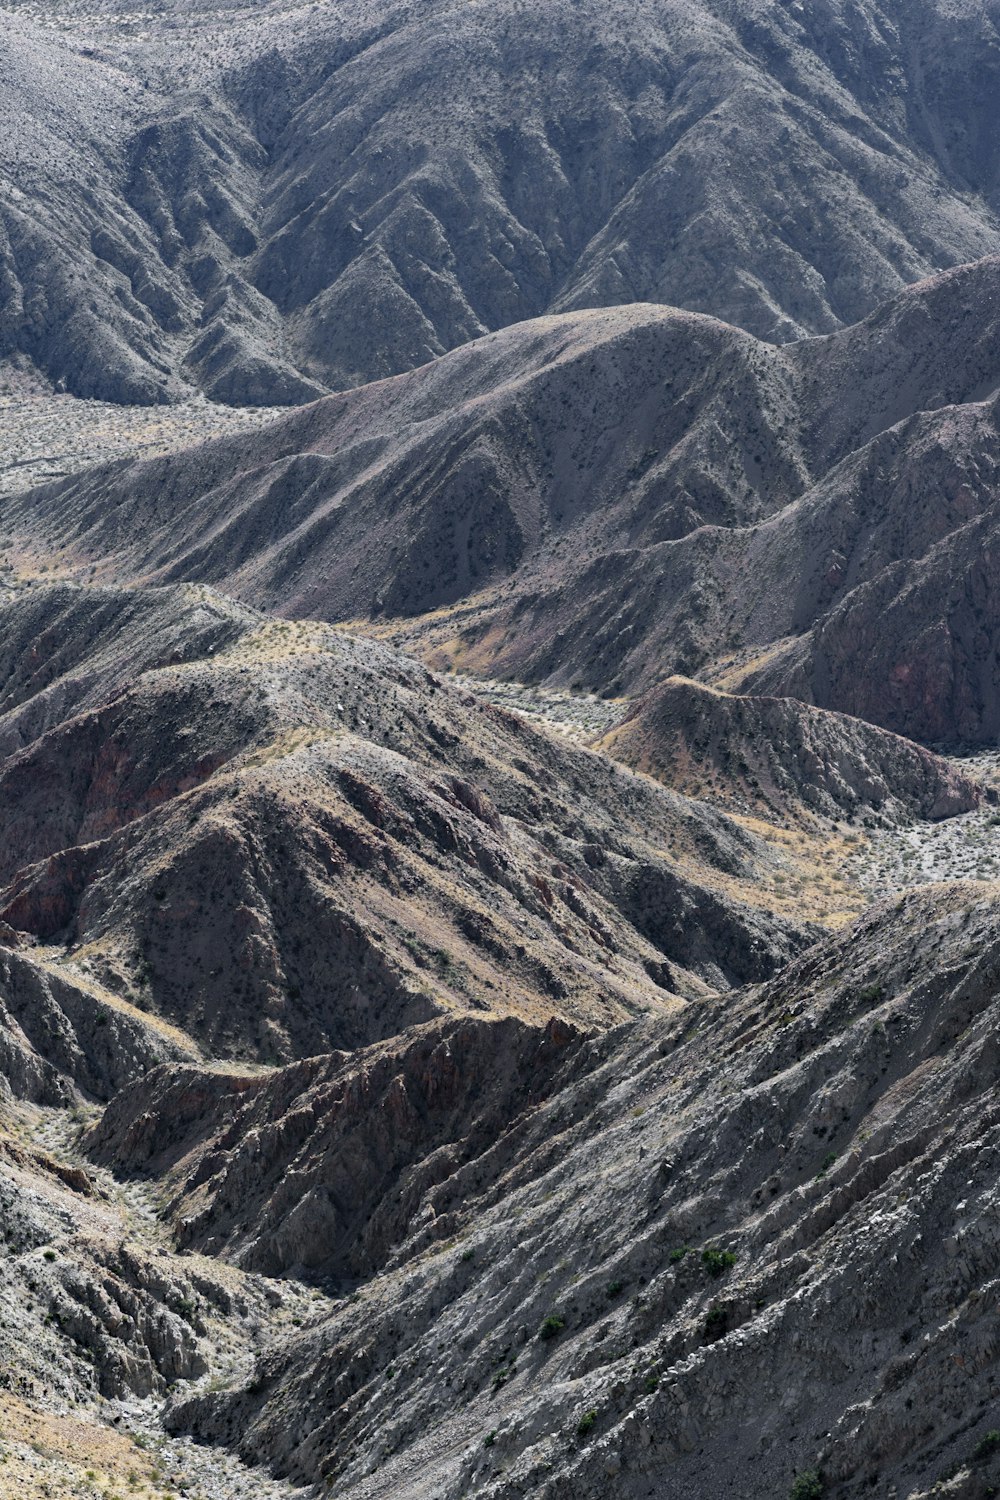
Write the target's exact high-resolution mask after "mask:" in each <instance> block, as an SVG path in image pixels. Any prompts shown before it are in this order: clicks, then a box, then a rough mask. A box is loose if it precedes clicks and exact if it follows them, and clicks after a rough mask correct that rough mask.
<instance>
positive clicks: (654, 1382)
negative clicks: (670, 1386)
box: [645, 1370, 660, 1395]
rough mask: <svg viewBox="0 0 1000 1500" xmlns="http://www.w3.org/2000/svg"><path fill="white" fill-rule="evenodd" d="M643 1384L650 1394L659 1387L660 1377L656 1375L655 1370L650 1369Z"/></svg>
mask: <svg viewBox="0 0 1000 1500" xmlns="http://www.w3.org/2000/svg"><path fill="white" fill-rule="evenodd" d="M645 1386H646V1390H647V1391H648V1392H649V1394H650V1395H652V1394H653V1392H654V1391H655V1390H658V1389H659V1386H660V1377H659V1375H657V1373H656V1371H655V1370H650V1372H649V1374H648V1375H647V1376H646V1380H645Z"/></svg>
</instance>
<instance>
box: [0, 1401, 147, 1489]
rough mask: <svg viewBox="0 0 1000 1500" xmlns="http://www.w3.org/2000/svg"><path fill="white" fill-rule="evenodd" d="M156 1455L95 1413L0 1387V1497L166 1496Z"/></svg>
mask: <svg viewBox="0 0 1000 1500" xmlns="http://www.w3.org/2000/svg"><path fill="white" fill-rule="evenodd" d="M167 1493H169V1486H167V1485H166V1484H164V1483H160V1482H159V1474H158V1470H157V1469H156V1465H155V1459H154V1458H152V1457H151V1456H150V1455H149V1454H148V1453H146V1452H144V1451H143V1450H142V1449H140V1448H139V1447H138V1446H137V1445H136V1442H135V1440H134V1439H133V1438H131V1437H130V1436H129V1435H128V1434H127V1433H123V1432H117V1431H115V1429H114V1428H111V1427H105V1426H103V1425H102V1424H101V1423H99V1422H98V1421H97V1420H96V1419H95V1418H90V1419H88V1418H87V1417H86V1416H83V1415H80V1416H77V1415H73V1414H69V1413H66V1414H59V1413H55V1412H50V1411H45V1410H42V1409H39V1408H37V1407H34V1406H31V1405H29V1404H28V1402H27V1401H25V1400H23V1399H22V1398H21V1397H19V1396H15V1395H13V1394H11V1393H10V1392H9V1391H0V1500H83V1497H87V1500H153V1497H156V1500H161V1497H162V1496H163V1495H164V1494H167Z"/></svg>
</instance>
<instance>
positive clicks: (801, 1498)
mask: <svg viewBox="0 0 1000 1500" xmlns="http://www.w3.org/2000/svg"><path fill="white" fill-rule="evenodd" d="M825 1488H826V1486H825V1485H824V1483H823V1476H822V1474H821V1473H820V1472H819V1470H818V1469H803V1471H802V1473H801V1474H796V1476H795V1480H794V1482H793V1484H792V1487H791V1489H790V1490H789V1492H788V1500H821V1497H822V1494H823V1490H824V1489H825Z"/></svg>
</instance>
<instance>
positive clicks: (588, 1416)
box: [576, 1411, 597, 1437]
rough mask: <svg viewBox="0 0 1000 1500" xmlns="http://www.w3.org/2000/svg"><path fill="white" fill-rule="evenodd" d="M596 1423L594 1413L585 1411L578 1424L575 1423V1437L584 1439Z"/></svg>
mask: <svg viewBox="0 0 1000 1500" xmlns="http://www.w3.org/2000/svg"><path fill="white" fill-rule="evenodd" d="M596 1421H597V1413H596V1411H585V1412H584V1414H583V1416H582V1417H581V1418H580V1420H579V1422H577V1424H576V1435H577V1437H586V1436H587V1433H588V1432H589V1431H590V1429H591V1428H592V1427H593V1425H594V1423H595V1422H596Z"/></svg>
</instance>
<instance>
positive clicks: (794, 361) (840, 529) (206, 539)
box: [5, 259, 1000, 744]
mask: <svg viewBox="0 0 1000 1500" xmlns="http://www.w3.org/2000/svg"><path fill="white" fill-rule="evenodd" d="M998 291H1000V260H998V259H987V260H983V261H980V262H977V263H975V264H973V265H970V266H966V267H960V268H958V269H957V270H955V271H951V272H948V273H946V274H943V275H941V276H937V277H933V278H931V279H930V280H929V281H926V282H922V283H920V284H918V285H917V286H915V287H912V288H909V289H908V290H907V291H905V292H903V293H902V294H901V295H900V296H899V297H898V298H896V299H895V300H893V301H891V302H890V303H888V304H886V305H885V306H884V307H882V308H880V309H879V310H878V311H877V312H875V313H874V314H872V316H871V317H870V318H868V319H867V320H866V321H865V322H863V323H861V324H859V325H857V326H856V327H854V328H850V329H845V330H843V331H841V332H839V333H835V334H831V335H828V336H826V337H823V338H818V339H806V340H802V341H800V342H799V343H797V344H794V345H791V346H788V347H785V348H780V349H779V348H775V347H773V346H771V345H768V344H764V343H761V342H759V341H757V340H755V339H753V338H752V337H751V336H750V335H749V334H746V333H743V332H741V331H739V330H738V329H735V328H733V327H731V326H728V325H726V324H723V323H720V322H718V321H717V320H714V319H710V318H705V317H701V316H698V315H696V314H692V313H683V312H678V311H676V310H671V309H664V308H654V307H647V306H638V307H629V308H613V309H609V310H605V311H600V310H598V311H590V312H581V313H574V314H566V315H563V316H561V317H557V318H543V319H541V320H537V321H534V322H530V323H525V324H521V325H518V326H517V327H515V328H512V329H509V330H506V331H504V332H502V333H499V334H493V335H489V336H488V337H486V338H485V339H482V340H479V341H477V342H475V343H473V344H470V345H467V346H465V347H463V348H462V349H459V350H456V351H455V352H454V353H452V354H450V355H448V356H446V357H444V358H443V359H441V360H438V361H436V362H435V363H433V364H431V365H428V366H427V367H425V368H423V369H420V370H417V371H414V372H412V373H410V374H407V375H403V376H398V377H396V378H394V379H392V380H388V381H381V382H376V383H375V384H373V385H370V386H366V387H364V388H363V389H361V390H359V391H354V392H348V393H344V394H342V395H338V396H335V397H330V398H328V399H327V400H324V401H320V402H317V403H314V404H313V405H310V406H309V407H307V408H306V409H305V410H303V411H301V412H298V413H295V414H294V415H292V416H289V417H287V418H283V419H280V420H278V421H276V422H273V423H270V424H268V425H266V426H264V427H261V428H260V429H258V430H257V432H256V433H254V434H253V435H252V436H243V435H241V436H239V437H236V438H231V439H220V440H219V441H217V442H215V443H213V444H209V445H205V446H202V447H198V448H194V449H191V450H190V451H188V452H180V453H177V454H173V455H169V456H166V457H163V458H160V459H156V460H152V461H148V462H134V463H131V464H122V463H120V462H119V463H117V464H111V465H107V466H104V467H98V468H94V469H92V470H89V471H85V472H84V473H83V474H80V475H76V476H74V477H72V478H70V479H67V480H65V481H63V482H61V483H57V484H52V485H48V486H43V487H41V488H39V489H37V490H35V491H32V492H30V493H28V494H26V495H24V496H19V497H14V498H13V499H12V500H11V501H10V502H9V504H8V505H7V507H6V509H5V521H6V526H7V531H8V537H9V539H10V540H11V548H12V555H13V556H15V557H17V556H18V555H19V553H20V555H22V556H23V557H24V558H25V559H27V561H28V563H29V564H30V560H31V558H32V557H33V556H35V555H37V554H38V553H39V552H41V553H42V554H43V555H59V556H60V558H61V559H62V566H64V567H65V566H67V565H68V566H77V567H87V568H88V569H90V568H96V569H97V570H98V575H99V576H104V577H108V578H117V579H136V578H139V579H146V578H152V579H155V580H160V581H176V580H189V581H190V580H199V581H204V582H208V583H211V584H213V585H215V586H218V587H220V588H223V589H225V590H226V591H228V592H232V593H235V594H236V595H238V596H239V597H241V598H243V599H245V600H246V601H247V602H249V603H252V604H253V605H254V606H256V607H260V608H265V609H267V610H269V611H273V612H278V613H282V614H290V615H311V616H318V617H320V618H325V619H332V620H362V621H364V620H366V619H367V621H368V622H369V624H368V625H367V626H366V628H368V629H371V628H374V629H376V630H377V631H378V632H379V633H381V634H383V635H385V636H387V637H388V638H390V639H393V640H395V641H397V642H398V643H401V644H403V645H405V646H408V647H409V648H410V649H414V650H417V651H419V652H420V654H421V655H422V656H423V657H424V658H425V659H427V660H429V661H430V662H431V663H432V664H434V665H436V666H437V667H439V668H440V667H444V666H457V667H458V668H459V669H460V670H462V671H463V672H469V671H471V672H475V673H480V674H483V675H492V676H509V677H514V678H517V679H518V680H521V681H534V682H549V683H554V684H556V685H569V686H576V687H585V688H589V689H592V690H594V691H597V692H600V693H607V694H612V695H621V694H632V693H635V692H637V691H641V690H644V689H647V688H649V687H652V686H653V685H654V684H655V683H656V682H658V681H661V680H662V679H663V678H665V677H666V676H669V675H671V674H681V675H686V676H697V677H699V678H702V679H704V680H707V681H711V682H713V683H715V684H716V685H718V686H720V687H723V688H732V689H735V690H737V691H741V692H744V691H749V692H751V693H764V694H766V695H770V696H789V695H791V696H796V697H798V698H800V699H802V700H804V701H806V702H811V703H814V704H816V705H817V706H819V707H822V708H829V709H835V710H838V711H840V712H846V713H850V714H853V715H855V716H857V717H860V718H864V719H867V720H870V721H871V722H873V723H876V724H878V725H881V726H882V727H884V728H887V729H890V730H892V731H894V732H896V733H899V734H903V735H906V736H908V737H909V738H913V739H917V740H922V741H925V742H931V743H935V742H950V743H952V744H954V743H956V742H967V743H980V744H981V743H991V742H992V740H993V739H995V737H996V734H997V732H998V726H1000V699H998V698H997V695H996V691H995V679H996V655H997V647H996V634H997V628H998V620H1000V611H998V604H997V599H996V591H995V588H994V584H993V579H994V575H995V571H996V570H995V569H993V568H992V565H991V561H990V559H991V558H992V556H993V551H994V550H995V546H996V542H995V538H994V535H993V533H994V531H995V529H996V524H997V523H996V492H997V479H998V471H997V460H996V454H997V451H998V434H997V412H998V404H997V402H998V393H1000V361H998V357H997V352H996V351H997V348H998V342H997V339H998V326H997V319H998V308H1000V298H998ZM102 570H103V572H102Z"/></svg>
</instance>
